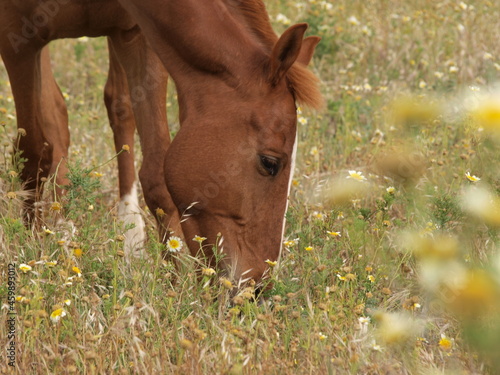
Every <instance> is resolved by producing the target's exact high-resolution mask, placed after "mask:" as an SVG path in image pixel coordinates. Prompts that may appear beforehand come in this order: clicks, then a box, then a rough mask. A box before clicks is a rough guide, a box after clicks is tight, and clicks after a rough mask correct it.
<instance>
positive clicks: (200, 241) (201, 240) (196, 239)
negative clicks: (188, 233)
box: [193, 235, 207, 245]
mask: <svg viewBox="0 0 500 375" xmlns="http://www.w3.org/2000/svg"><path fill="white" fill-rule="evenodd" d="M206 239H207V238H206V237H201V236H198V235H196V236H194V238H193V241H195V242H198V243H199V244H200V245H201V243H202V242H203V241H205V240H206Z"/></svg>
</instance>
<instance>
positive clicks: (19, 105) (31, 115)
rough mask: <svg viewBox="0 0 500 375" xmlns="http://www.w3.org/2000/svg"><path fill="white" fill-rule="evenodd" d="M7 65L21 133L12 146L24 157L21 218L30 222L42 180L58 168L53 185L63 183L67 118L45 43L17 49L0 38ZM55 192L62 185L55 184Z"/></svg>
mask: <svg viewBox="0 0 500 375" xmlns="http://www.w3.org/2000/svg"><path fill="white" fill-rule="evenodd" d="M0 51H1V54H2V59H3V61H4V64H5V66H6V68H7V72H8V75H9V80H10V84H11V88H12V93H13V96H14V101H15V105H16V113H17V126H18V129H19V134H20V135H21V137H20V139H19V142H18V144H17V145H16V150H17V151H20V152H21V155H20V156H21V158H23V159H25V161H24V163H23V168H22V170H21V179H22V181H23V182H24V189H25V190H26V191H27V196H26V199H25V201H24V207H25V212H24V214H25V219H26V222H27V223H28V224H32V223H33V222H34V221H35V219H36V218H37V217H39V216H40V215H39V212H38V210H36V209H35V206H36V202H37V201H39V200H40V198H41V192H42V187H43V182H44V181H45V180H46V179H47V178H48V177H49V176H50V174H51V173H54V172H55V171H56V170H57V171H58V177H57V179H56V180H57V182H58V184H57V185H56V186H62V185H64V181H65V180H64V175H65V173H66V169H65V164H64V163H65V161H63V164H64V165H62V166H60V168H57V166H58V165H59V164H60V163H61V161H62V160H63V158H64V157H65V156H66V155H67V149H68V144H69V134H68V130H67V127H68V118H67V112H66V105H65V103H64V99H63V97H62V94H61V92H60V90H59V88H58V87H57V84H56V82H55V80H54V77H53V75H52V71H51V69H50V57H49V53H48V47H42V46H38V45H31V44H30V45H27V46H25V47H24V48H23V49H21V50H19V51H14V50H12V46H10V45H9V44H7V43H5V41H4V40H3V41H0ZM56 190H57V192H58V193H62V189H60V188H56Z"/></svg>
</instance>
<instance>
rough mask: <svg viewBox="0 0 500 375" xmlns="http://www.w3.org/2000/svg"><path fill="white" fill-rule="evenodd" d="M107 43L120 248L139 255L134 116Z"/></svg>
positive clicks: (106, 93)
mask: <svg viewBox="0 0 500 375" xmlns="http://www.w3.org/2000/svg"><path fill="white" fill-rule="evenodd" d="M108 47H109V73H108V80H107V82H106V85H105V87H104V102H105V104H106V109H107V112H108V118H109V123H110V126H111V129H112V130H113V138H114V143H115V150H116V152H117V153H119V155H118V181H119V189H120V202H119V203H118V216H119V218H120V220H122V222H123V224H124V225H125V226H126V227H131V228H129V229H128V230H127V231H126V232H125V245H124V250H125V254H126V255H127V256H130V255H132V254H134V255H142V254H141V252H142V248H143V246H144V241H145V239H146V237H145V223H144V219H143V218H142V215H141V209H140V206H139V198H138V193H137V181H136V173H135V162H134V134H135V128H136V124H135V119H134V114H133V109H132V103H131V100H130V95H129V88H128V83H127V75H126V74H125V71H124V69H123V67H122V65H121V64H120V61H119V59H118V56H117V55H116V53H115V50H114V48H113V45H112V43H111V40H110V39H109V38H108Z"/></svg>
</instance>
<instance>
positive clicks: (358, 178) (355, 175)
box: [346, 170, 366, 181]
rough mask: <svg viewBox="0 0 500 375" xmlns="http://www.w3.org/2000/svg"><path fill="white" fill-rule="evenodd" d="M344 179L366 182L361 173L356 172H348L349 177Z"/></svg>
mask: <svg viewBox="0 0 500 375" xmlns="http://www.w3.org/2000/svg"><path fill="white" fill-rule="evenodd" d="M346 178H350V179H353V180H356V181H366V177H365V176H363V173H362V172H357V171H354V170H352V171H349V176H347V177H346Z"/></svg>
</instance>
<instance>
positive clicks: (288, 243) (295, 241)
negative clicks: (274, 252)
mask: <svg viewBox="0 0 500 375" xmlns="http://www.w3.org/2000/svg"><path fill="white" fill-rule="evenodd" d="M298 243H299V239H298V238H295V239H293V240H287V241H284V242H283V245H285V247H292V246H295V245H297V244H298Z"/></svg>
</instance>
